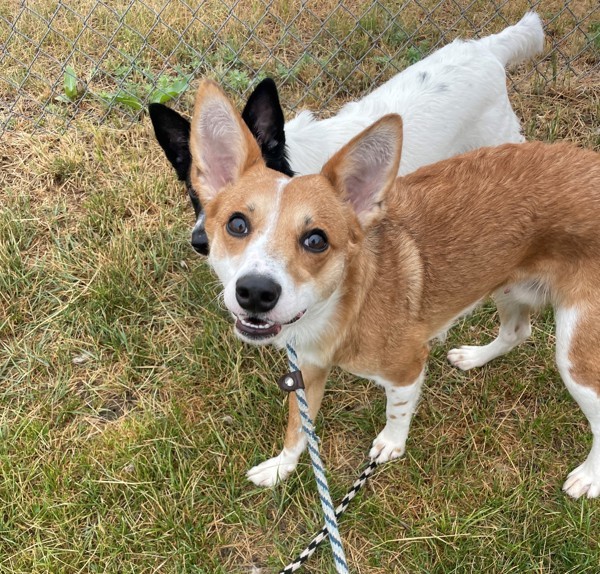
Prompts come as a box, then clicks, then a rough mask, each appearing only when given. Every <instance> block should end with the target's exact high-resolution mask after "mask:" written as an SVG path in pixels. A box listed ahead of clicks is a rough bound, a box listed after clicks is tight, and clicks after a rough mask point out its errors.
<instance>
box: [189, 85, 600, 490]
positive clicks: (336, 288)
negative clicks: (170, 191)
mask: <svg viewBox="0 0 600 574" xmlns="http://www.w3.org/2000/svg"><path fill="white" fill-rule="evenodd" d="M401 147H402V122H401V119H400V117H399V116H397V115H390V116H386V117H384V118H383V119H381V120H380V121H378V122H377V123H375V124H374V125H372V126H371V127H370V128H368V129H366V130H365V131H364V132H362V133H361V134H360V135H358V136H357V137H356V138H354V139H353V140H352V141H350V143H348V144H347V145H346V146H345V147H344V148H343V149H342V150H340V151H339V152H338V153H337V154H336V155H334V156H333V157H332V158H331V159H330V160H329V161H328V162H327V164H326V165H325V166H324V167H323V170H322V172H321V174H319V175H307V176H302V177H295V178H290V177H287V176H284V175H282V174H281V173H278V172H275V171H273V170H270V169H268V168H267V167H266V166H265V163H264V161H263V159H262V158H261V153H260V149H259V147H258V145H257V144H256V141H255V140H254V138H253V137H252V135H251V133H250V131H249V130H248V128H247V127H246V126H245V125H244V123H243V122H242V120H241V118H240V116H239V115H238V113H237V111H236V110H235V109H234V107H233V106H232V105H231V103H230V102H229V101H228V99H227V97H226V96H225V95H224V94H223V92H222V91H221V89H220V88H219V87H218V86H217V85H216V84H214V83H212V82H210V81H205V82H203V83H202V85H201V86H200V89H199V92H198V95H197V99H196V107H195V111H194V117H193V121H192V129H191V152H192V158H193V164H192V169H191V179H192V184H193V185H194V188H195V189H196V190H197V191H198V193H199V194H200V198H201V201H202V203H203V204H204V205H205V206H206V213H207V224H206V229H207V233H208V236H209V240H210V244H211V252H210V257H209V262H210V264H211V266H212V267H213V269H214V270H215V272H216V273H217V275H218V276H219V279H220V280H221V282H222V284H223V287H224V291H223V297H224V302H225V305H226V306H227V308H228V309H229V310H230V311H231V313H232V315H233V317H234V319H235V332H236V334H237V335H238V336H239V337H240V338H241V339H242V340H244V341H247V342H249V343H255V344H267V343H273V344H275V345H277V346H279V347H281V346H283V345H285V343H286V342H293V343H294V345H295V348H296V351H297V353H298V356H299V360H300V367H301V369H302V372H303V375H304V381H305V384H306V392H307V396H308V400H309V404H310V409H311V411H312V416H313V417H314V416H315V415H316V414H317V411H318V409H319V406H320V403H321V399H322V396H323V390H324V386H325V381H326V379H327V375H328V373H329V370H330V369H331V367H332V366H334V365H339V366H340V367H342V368H344V369H345V370H347V371H349V372H351V373H353V374H355V375H358V376H361V377H366V378H369V379H372V380H374V381H375V382H377V383H378V384H380V385H381V386H382V387H383V388H384V389H385V392H386V397H387V408H386V415H387V421H386V425H385V428H384V429H383V430H382V431H381V433H380V434H379V435H378V436H377V437H376V438H375V440H374V442H373V446H372V449H371V452H370V455H371V457H372V458H374V459H377V460H378V461H380V462H383V461H386V460H390V459H393V458H396V457H399V456H401V455H402V454H403V452H404V448H405V443H406V438H407V434H408V429H409V425H410V420H411V416H412V414H413V412H414V410H415V407H416V405H417V400H418V398H419V392H420V388H421V385H422V382H423V378H424V373H425V361H426V359H427V355H428V353H429V346H430V342H431V341H432V340H433V339H435V338H436V337H437V336H439V335H441V334H442V333H444V332H445V331H446V330H447V329H448V328H449V327H450V326H451V325H452V324H453V323H454V321H456V319H457V318H458V317H460V316H461V315H464V314H465V313H467V312H469V311H470V310H471V309H473V307H475V306H476V305H477V304H478V303H480V302H481V301H482V300H484V299H485V298H486V297H487V296H488V295H490V294H493V295H494V299H495V301H496V304H497V306H498V311H499V315H500V318H501V326H500V332H499V335H498V337H497V339H496V340H495V341H494V342H492V343H490V344H489V345H485V346H483V347H460V348H458V349H453V350H451V351H450V352H449V354H448V358H449V360H450V362H451V363H452V364H454V365H456V366H457V367H459V368H461V369H465V370H466V369H470V368H472V367H477V366H480V365H483V364H485V363H487V362H488V361H490V360H491V359H493V358H495V357H498V356H500V355H502V354H504V353H506V352H508V351H509V350H510V349H512V348H513V347H515V346H516V345H517V344H519V343H520V342H522V341H523V340H524V339H526V338H527V337H528V336H529V334H530V323H529V312H530V310H531V309H532V308H536V307H539V306H541V305H543V304H546V303H550V304H552V305H553V306H554V309H555V314H556V341H557V349H556V357H557V363H558V368H559V370H560V373H561V376H562V378H563V381H564V383H565V384H566V386H567V388H568V389H569V391H570V392H571V394H572V395H573V397H574V398H575V400H576V401H577V402H578V403H579V406H580V407H581V409H582V410H583V412H584V413H585V415H586V416H587V418H588V420H589V422H590V425H591V428H592V432H593V435H594V441H593V445H592V449H591V451H590V453H589V456H588V458H587V459H586V461H585V462H584V463H583V464H582V465H581V466H579V467H578V468H576V469H575V470H574V471H573V472H571V474H570V475H569V477H568V478H567V481H566V482H565V484H564V490H565V491H566V492H567V493H568V494H569V495H571V496H573V497H579V496H582V495H584V494H586V495H587V496H588V497H590V498H591V497H595V496H598V495H599V494H600V359H599V356H600V355H599V352H598V349H600V155H598V154H596V153H594V152H592V151H588V150H583V149H578V148H576V147H575V146H572V145H566V144H553V145H548V144H543V143H524V144H519V145H513V144H507V145H503V146H500V147H496V148H484V149H480V150H478V151H475V152H470V153H468V154H465V155H462V156H458V157H455V158H453V159H449V160H446V161H443V162H440V163H437V164H434V165H431V166H427V167H424V168H421V169H419V170H418V171H416V172H414V173H412V174H410V175H407V176H405V177H401V178H398V179H396V174H397V171H398V164H399V161H400V153H401ZM304 448H305V440H304V438H303V435H302V434H301V432H300V423H299V417H298V411H297V406H296V403H295V399H294V400H292V401H290V414H289V422H288V428H287V433H286V437H285V443H284V448H283V450H282V451H281V453H280V454H279V455H278V456H276V457H274V458H272V459H270V460H267V461H265V462H263V463H262V464H260V465H258V466H256V467H254V468H253V469H251V470H250V471H249V473H248V477H249V478H250V480H252V481H253V482H254V483H256V484H258V485H265V486H269V485H273V484H275V483H276V482H277V481H278V480H281V479H284V478H286V477H287V476H288V475H289V474H290V472H292V470H293V469H294V468H295V466H296V464H297V462H298V458H299V456H300V454H301V452H302V451H303V449H304Z"/></svg>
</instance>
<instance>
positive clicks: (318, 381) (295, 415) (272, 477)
mask: <svg viewBox="0 0 600 574" xmlns="http://www.w3.org/2000/svg"><path fill="white" fill-rule="evenodd" d="M300 370H301V371H302V377H303V379H304V386H305V392H306V400H307V402H308V408H309V412H310V417H311V419H312V420H313V421H315V419H316V417H317V414H318V412H319V408H320V407H321V401H322V400H323V393H324V392H325V382H326V381H327V375H328V374H329V369H322V368H320V367H315V366H312V365H306V364H301V365H300ZM305 448H306V436H305V435H304V433H303V432H302V421H301V420H300V412H299V411H298V403H297V402H296V395H295V393H294V394H292V395H290V400H289V413H288V424H287V431H286V434H285V441H284V443H283V449H282V450H281V452H280V453H279V454H278V455H277V456H274V457H273V458H270V459H268V460H265V461H264V462H261V463H260V464H258V465H256V466H255V467H253V468H251V469H250V470H249V471H248V472H247V473H246V476H247V478H248V480H250V481H252V482H253V483H254V484H256V486H267V487H268V486H275V485H276V484H277V483H278V482H281V481H282V480H285V479H286V478H287V477H288V476H289V475H290V474H291V473H292V472H293V471H294V469H295V468H296V466H297V465H298V460H299V459H300V455H301V454H302V453H303V452H304V449H305Z"/></svg>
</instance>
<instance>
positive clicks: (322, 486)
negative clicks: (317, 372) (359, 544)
mask: <svg viewBox="0 0 600 574" xmlns="http://www.w3.org/2000/svg"><path fill="white" fill-rule="evenodd" d="M286 347H287V354H288V364H289V367H290V371H292V372H295V371H299V370H300V369H299V368H298V355H297V354H296V351H295V350H294V348H293V347H292V346H291V345H290V344H287V345H286ZM295 391H296V400H297V401H298V409H299V411H300V418H301V419H302V430H303V431H304V434H305V435H306V438H307V441H308V452H309V453H310V460H311V462H312V467H313V472H314V474H315V480H316V483H317V490H318V491H319V498H320V499H321V508H322V509H323V514H324V516H325V526H326V527H327V532H328V533H329V540H330V542H331V550H332V552H333V561H334V563H335V570H336V572H337V573H338V574H349V571H348V563H347V562H346V554H345V553H344V546H343V545H342V539H341V537H340V531H339V528H338V523H337V517H336V511H335V507H334V506H333V502H332V500H331V494H330V492H329V485H328V484H327V478H326V477H325V469H324V468H323V462H322V461H321V456H320V455H319V437H318V436H317V433H316V432H315V426H314V424H313V421H312V420H311V418H310V414H309V410H308V402H307V401H306V394H305V393H304V388H301V387H298V388H296V389H295Z"/></svg>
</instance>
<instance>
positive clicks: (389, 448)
mask: <svg viewBox="0 0 600 574" xmlns="http://www.w3.org/2000/svg"><path fill="white" fill-rule="evenodd" d="M424 378H425V369H423V370H422V371H421V373H420V374H419V376H418V377H417V378H416V380H414V381H413V382H412V383H410V384H402V383H401V382H397V381H390V380H387V379H383V378H381V377H377V378H375V382H376V383H377V384H379V385H381V386H382V387H383V388H384V389H385V395H386V407H385V415H386V423H385V427H384V429H383V430H382V431H381V432H380V433H379V435H377V438H376V439H375V440H374V441H373V446H372V447H371V451H370V452H369V456H370V457H371V459H373V460H376V461H377V462H378V463H382V462H387V461H388V460H392V459H394V458H398V457H400V456H402V455H403V454H404V449H405V446H406V438H407V437H408V429H409V428H410V421H411V418H412V415H413V413H414V412H415V408H416V407H417V402H418V401H419V395H420V394H421V386H422V384H423V380H424Z"/></svg>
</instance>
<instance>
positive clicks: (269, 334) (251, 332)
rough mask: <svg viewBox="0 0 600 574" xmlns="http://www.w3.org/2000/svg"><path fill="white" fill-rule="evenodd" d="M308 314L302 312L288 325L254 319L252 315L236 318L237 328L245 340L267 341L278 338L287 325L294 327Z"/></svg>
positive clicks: (258, 318)
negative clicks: (294, 324) (293, 325)
mask: <svg viewBox="0 0 600 574" xmlns="http://www.w3.org/2000/svg"><path fill="white" fill-rule="evenodd" d="M304 313H306V309H305V310H304V311H300V313H298V314H297V315H296V316H295V317H294V318H293V319H292V320H291V321H288V322H287V323H276V322H274V321H269V320H267V319H261V318H260V317H254V316H251V315H248V316H245V317H240V316H237V317H236V322H235V328H236V330H237V332H238V333H239V334H240V335H243V336H244V337H245V338H248V339H252V340H253V341H265V340H267V339H271V338H273V337H276V336H277V335H279V333H280V332H281V328H282V327H283V326H285V325H292V324H293V323H295V322H296V321H298V320H299V319H300V318H302V316H303V315H304Z"/></svg>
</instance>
